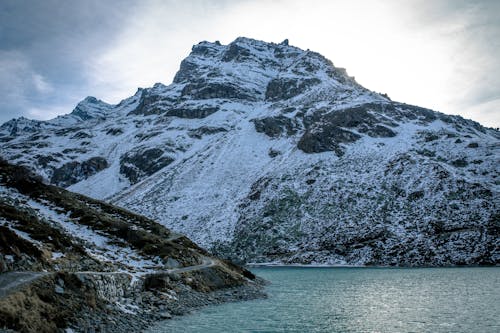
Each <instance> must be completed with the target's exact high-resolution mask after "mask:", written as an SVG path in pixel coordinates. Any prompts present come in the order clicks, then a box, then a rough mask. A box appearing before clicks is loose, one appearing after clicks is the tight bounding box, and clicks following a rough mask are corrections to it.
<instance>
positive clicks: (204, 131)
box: [187, 126, 227, 139]
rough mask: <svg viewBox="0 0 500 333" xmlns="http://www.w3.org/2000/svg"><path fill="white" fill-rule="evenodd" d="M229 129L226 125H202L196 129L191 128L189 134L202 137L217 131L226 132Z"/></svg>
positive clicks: (192, 136) (196, 137)
mask: <svg viewBox="0 0 500 333" xmlns="http://www.w3.org/2000/svg"><path fill="white" fill-rule="evenodd" d="M225 132H227V129H226V128H224V127H211V126H202V127H199V128H196V129H191V130H189V131H188V133H187V134H188V135H189V136H190V137H191V138H195V139H201V138H202V136H204V135H212V134H217V133H225Z"/></svg>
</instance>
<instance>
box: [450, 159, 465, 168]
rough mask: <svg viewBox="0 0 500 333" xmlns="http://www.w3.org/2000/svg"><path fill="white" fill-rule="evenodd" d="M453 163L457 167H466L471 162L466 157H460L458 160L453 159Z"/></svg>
mask: <svg viewBox="0 0 500 333" xmlns="http://www.w3.org/2000/svg"><path fill="white" fill-rule="evenodd" d="M451 165H453V166H454V167H456V168H465V167H466V166H467V165H469V163H468V162H467V161H466V160H465V159H464V158H459V159H457V160H454V161H452V162H451Z"/></svg>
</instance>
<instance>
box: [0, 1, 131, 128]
mask: <svg viewBox="0 0 500 333" xmlns="http://www.w3.org/2000/svg"><path fill="white" fill-rule="evenodd" d="M133 10H134V6H133V5H132V3H130V2H129V1H121V2H120V3H119V5H117V4H109V3H108V2H105V1H97V0H87V1H62V0H61V1H56V0H44V1H25V0H6V1H2V2H1V3H0V22H1V23H0V122H3V121H6V120H8V119H10V118H12V117H15V116H20V115H27V116H31V115H30V110H41V109H44V108H45V109H46V110H47V112H48V113H49V114H48V115H46V116H53V115H54V114H51V113H52V112H51V111H50V110H57V109H61V108H66V109H67V110H68V111H69V110H71V107H72V106H74V104H75V103H76V102H77V101H78V100H79V99H81V98H82V96H85V94H84V90H85V86H86V84H87V82H86V80H87V78H86V75H85V72H84V71H82V67H83V65H84V63H85V62H86V61H88V59H91V58H92V57H95V56H96V55H97V54H98V53H99V52H101V51H102V50H103V49H105V48H106V47H107V43H108V42H109V41H110V40H112V39H113V38H114V36H115V35H116V33H117V32H118V31H119V30H120V29H119V28H120V26H121V25H123V24H125V22H126V20H127V19H128V17H129V15H130V13H132V12H133ZM54 113H57V112H54ZM36 116H37V117H43V118H47V117H46V116H45V117H44V115H43V114H40V112H39V113H38V114H36Z"/></svg>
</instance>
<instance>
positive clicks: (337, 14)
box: [0, 0, 500, 127]
mask: <svg viewBox="0 0 500 333" xmlns="http://www.w3.org/2000/svg"><path fill="white" fill-rule="evenodd" d="M239 36H244V37H250V38H254V39H260V40H264V41H267V42H276V43H279V42H281V41H283V40H284V39H286V38H287V39H289V41H290V44H291V45H294V46H297V47H300V48H302V49H310V50H313V51H316V52H319V53H321V54H323V55H324V56H325V57H327V58H329V59H330V60H332V62H333V63H334V65H335V66H337V67H343V68H346V69H347V72H348V73H349V75H351V76H354V77H355V78H356V80H357V81H358V82H359V83H360V84H362V85H363V86H365V87H366V88H368V89H370V90H373V91H376V92H381V93H387V94H388V95H389V96H390V97H391V98H392V99H393V100H396V101H401V102H405V103H409V104H415V105H419V106H423V107H427V108H431V109H434V110H437V111H441V112H444V113H448V114H458V115H461V116H463V117H465V118H468V119H473V120H475V121H478V122H479V123H481V124H483V125H485V126H489V127H499V126H500V56H499V55H500V1H498V0H483V1H479V0H478V1H474V0H468V1H465V0H433V1H427V0H405V1H401V0H325V1H320V0H308V1H305V0H303V1H299V0H232V1H231V0H192V1H188V0H178V1H177V0H170V1H169V0H163V1H160V0H137V1H132V0H120V1H102V0H101V1H99V0H85V1H80V0H44V1H37V0H31V1H28V0H2V1H1V2H0V123H3V122H5V121H7V120H9V119H11V118H14V117H19V116H24V117H27V118H33V119H42V120H45V119H51V118H54V117H55V116H57V115H60V114H66V113H69V112H71V111H72V109H73V108H74V107H75V105H76V104H77V103H78V102H79V101H80V100H82V99H84V98H85V97H86V96H95V97H97V98H99V99H102V100H104V101H106V102H108V103H118V102H119V101H120V100H122V99H124V98H127V97H129V96H131V95H132V94H134V93H135V91H136V90H137V88H138V87H143V88H145V87H150V86H152V85H153V84H154V83H156V82H162V83H164V84H169V83H171V82H172V79H173V77H174V75H175V73H176V71H177V70H178V68H179V65H180V62H181V60H182V59H183V58H185V57H186V56H187V55H188V54H189V52H190V50H191V46H192V45H193V44H197V43H198V42H200V41H203V40H208V41H215V40H219V41H220V42H221V43H223V44H228V43H230V42H231V41H233V40H234V39H236V38H237V37H239Z"/></svg>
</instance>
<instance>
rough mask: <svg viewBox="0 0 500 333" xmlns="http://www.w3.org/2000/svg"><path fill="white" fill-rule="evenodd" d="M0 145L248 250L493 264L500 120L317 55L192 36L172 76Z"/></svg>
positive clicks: (193, 234) (271, 256)
mask: <svg viewBox="0 0 500 333" xmlns="http://www.w3.org/2000/svg"><path fill="white" fill-rule="evenodd" d="M0 141H1V142H2V152H1V155H2V156H3V157H4V158H6V159H8V160H9V161H11V162H12V163H20V164H23V165H26V166H28V167H29V168H31V169H32V170H34V171H36V172H38V173H40V174H41V175H42V176H43V177H44V178H45V179H47V180H48V181H50V182H51V183H53V184H57V185H59V186H64V187H67V188H68V189H70V190H72V191H76V192H79V193H82V194H85V195H89V196H92V197H94V198H98V199H103V200H106V201H108V202H111V203H114V204H117V205H120V206H122V207H125V208H127V209H130V210H133V211H135V212H138V213H141V214H144V215H146V216H148V217H150V218H154V219H156V220H158V221H159V222H160V223H162V224H163V225H166V226H168V227H169V228H171V229H173V230H175V231H176V232H180V233H183V234H186V235H187V236H188V237H190V238H191V239H193V240H194V241H195V242H197V243H198V244H200V245H201V246H203V247H205V248H207V249H209V250H210V251H212V252H214V253H217V254H220V255H223V256H226V257H230V258H231V259H233V260H238V261H240V262H281V263H302V264H311V263H316V264H350V265H411V266H419V265H438V266H439V265H473V264H484V265H487V264H498V263H499V260H500V252H499V241H498V239H499V237H498V235H499V230H500V222H499V220H500V212H499V208H498V207H499V201H500V200H499V189H500V187H499V184H500V183H499V178H498V175H499V170H498V166H499V165H500V163H499V159H500V154H499V148H500V134H499V132H498V131H496V130H493V129H489V128H485V127H483V126H481V125H480V124H478V123H476V122H473V121H471V120H466V119H463V118H461V117H459V116H450V115H445V114H442V113H438V112H435V111H432V110H429V109H425V108H421V107H417V106H412V105H408V104H404V103H399V102H395V101H392V100H390V99H389V98H388V97H387V96H386V95H381V94H378V93H375V92H372V91H370V90H368V89H366V88H364V87H362V86H361V85H359V84H358V83H357V82H356V81H355V80H354V78H352V77H350V76H348V75H347V73H346V71H345V70H344V69H342V68H337V67H335V66H334V65H333V64H332V62H331V61H329V60H328V59H326V58H325V57H323V56H322V55H320V54H318V53H315V52H311V51H309V50H307V51H304V50H301V49H299V48H297V47H293V46H290V45H289V44H288V41H287V40H285V41H284V42H282V43H280V44H275V43H265V42H262V41H257V40H253V39H248V38H238V39H236V40H235V41H234V42H232V43H230V44H229V45H221V44H220V43H219V42H215V43H211V42H201V43H199V44H197V45H195V46H193V48H192V51H191V53H190V54H189V56H188V57H187V58H186V59H184V60H183V61H182V63H181V65H180V69H179V71H178V72H177V74H176V75H175V77H174V80H173V82H172V83H171V84H170V85H168V86H165V85H163V84H160V83H158V84H155V85H154V86H153V87H152V88H147V89H139V90H138V91H137V92H136V94H135V95H134V96H132V97H130V98H128V99H125V100H123V101H121V102H120V103H119V104H117V105H108V104H106V103H104V102H102V101H99V100H97V99H95V98H92V97H88V98H86V99H85V100H84V101H82V102H81V103H80V104H78V106H77V108H75V110H74V111H73V112H72V113H70V114H68V115H65V116H61V117H58V118H56V119H54V120H50V121H34V120H27V119H24V118H20V119H16V120H11V121H9V122H7V123H5V124H4V125H2V126H1V127H0Z"/></svg>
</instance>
